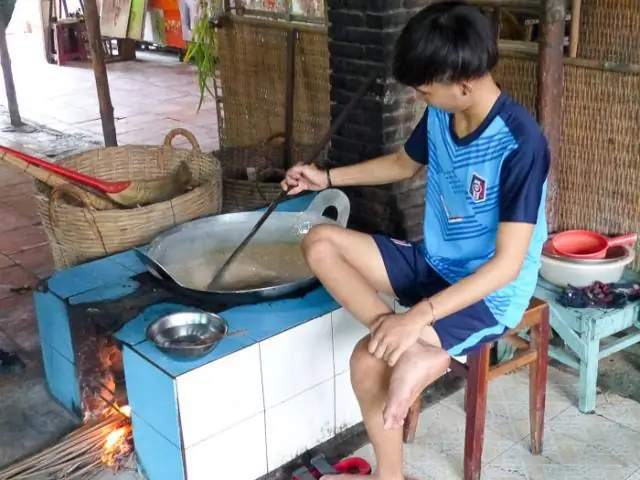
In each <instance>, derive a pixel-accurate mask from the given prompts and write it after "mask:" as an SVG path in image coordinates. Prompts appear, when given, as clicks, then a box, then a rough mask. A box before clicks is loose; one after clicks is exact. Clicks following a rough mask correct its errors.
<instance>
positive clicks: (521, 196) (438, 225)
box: [405, 93, 549, 327]
mask: <svg viewBox="0 0 640 480" xmlns="http://www.w3.org/2000/svg"><path fill="white" fill-rule="evenodd" d="M405 150H406V152H407V154H408V155H409V156H410V157H411V158H412V159H414V160H415V161H416V162H419V163H422V164H426V165H427V166H428V167H427V168H428V171H427V172H428V176H427V186H426V200H425V201H426V209H425V222H424V246H425V258H426V260H427V262H428V263H429V264H430V265H431V266H432V267H433V269H434V270H436V271H437V272H438V273H439V274H440V275H441V276H442V277H443V278H444V279H445V280H447V281H448V282H450V283H452V284H453V283H455V282H458V281H459V280H460V279H462V278H464V277H466V276H468V275H470V274H471V273H473V272H475V271H476V270H477V269H478V268H479V267H481V266H482V265H483V264H485V263H486V262H487V261H489V260H490V259H491V258H492V257H493V255H494V254H495V244H496V234H497V231H498V224H499V223H500V222H525V223H531V224H534V225H535V228H534V233H533V238H532V240H531V244H530V246H529V251H528V253H527V257H526V260H525V262H524V265H523V266H522V270H521V272H520V274H519V275H518V277H517V278H516V279H515V280H514V281H513V282H511V283H510V284H509V285H507V286H506V287H504V288H502V289H500V290H498V291H496V292H494V293H492V294H491V295H489V296H488V297H487V298H485V303H486V304H487V306H488V307H489V309H490V310H491V312H492V313H493V315H494V316H495V318H496V320H497V321H498V322H500V323H502V324H503V325H506V326H507V327H514V326H516V325H517V324H518V323H519V322H520V321H521V319H522V315H523V314H524V312H525V310H526V308H527V306H528V304H529V301H530V299H531V297H532V296H533V292H534V290H535V287H536V282H537V280H538V271H539V269H540V256H541V253H542V246H543V244H544V242H545V241H546V239H547V222H546V216H545V197H546V189H547V175H548V171H549V149H548V145H547V141H546V138H545V136H544V134H543V133H542V131H541V129H540V127H539V125H538V124H537V122H536V121H535V120H534V118H533V117H532V116H531V115H530V114H529V112H528V111H526V110H525V109H524V108H523V107H522V106H520V105H519V104H518V103H516V102H515V101H513V100H512V99H511V98H509V97H508V96H507V95H506V94H505V93H502V94H501V95H500V97H499V98H498V100H497V101H496V103H495V104H494V106H493V108H492V109H491V111H490V113H489V115H488V116H487V117H486V118H485V120H484V121H483V122H482V124H481V125H480V126H479V128H478V129H476V131H474V132H473V133H471V134H469V135H468V136H466V137H463V138H458V137H457V135H456V133H455V131H454V129H453V115H452V114H450V113H447V112H443V111H441V110H438V109H436V108H433V107H431V106H430V107H428V108H427V110H426V111H425V114H424V116H423V118H422V119H421V120H420V122H419V123H418V125H417V126H416V128H415V130H414V132H413V133H412V135H411V136H410V138H409V139H408V140H407V142H406V144H405Z"/></svg>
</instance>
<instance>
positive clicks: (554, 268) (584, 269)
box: [540, 247, 636, 287]
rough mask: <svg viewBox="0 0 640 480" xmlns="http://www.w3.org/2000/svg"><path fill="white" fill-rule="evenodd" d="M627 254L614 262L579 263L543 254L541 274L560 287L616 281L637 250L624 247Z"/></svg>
mask: <svg viewBox="0 0 640 480" xmlns="http://www.w3.org/2000/svg"><path fill="white" fill-rule="evenodd" d="M624 248H625V249H626V250H627V255H625V256H623V257H620V259H619V260H614V261H612V262H594V263H592V264H591V263H577V262H570V261H566V260H560V259H557V258H552V257H548V256H546V255H542V258H541V260H542V267H541V268H540V276H541V277H542V278H544V279H545V280H546V281H547V282H549V283H552V284H554V285H556V286H558V287H566V286H568V285H572V286H574V287H588V286H589V285H591V284H592V283H594V282H602V283H615V282H617V281H619V280H620V279H621V278H622V274H623V273H624V269H625V267H626V266H627V265H629V264H630V263H631V262H633V260H634V259H635V258H636V253H635V250H633V249H632V248H629V247H624Z"/></svg>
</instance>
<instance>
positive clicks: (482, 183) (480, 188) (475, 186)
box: [469, 172, 487, 203]
mask: <svg viewBox="0 0 640 480" xmlns="http://www.w3.org/2000/svg"><path fill="white" fill-rule="evenodd" d="M469 195H471V199H472V200H473V201H474V202H476V203H481V202H484V201H485V200H486V198H487V181H486V180H485V179H484V178H482V177H481V176H480V175H478V174H477V173H475V172H473V175H472V176H471V184H470V185H469Z"/></svg>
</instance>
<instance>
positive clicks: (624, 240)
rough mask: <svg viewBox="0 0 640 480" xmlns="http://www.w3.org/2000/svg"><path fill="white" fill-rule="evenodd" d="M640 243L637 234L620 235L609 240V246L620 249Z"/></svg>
mask: <svg viewBox="0 0 640 480" xmlns="http://www.w3.org/2000/svg"><path fill="white" fill-rule="evenodd" d="M637 241H638V235H636V234H635V233H629V234H627V235H620V236H619V237H613V238H609V239H607V246H608V247H609V248H611V247H619V246H626V245H633V244H634V243H636V242H637Z"/></svg>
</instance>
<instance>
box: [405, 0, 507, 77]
mask: <svg viewBox="0 0 640 480" xmlns="http://www.w3.org/2000/svg"><path fill="white" fill-rule="evenodd" d="M497 63H498V43H497V39H496V36H495V34H494V30H493V28H492V26H491V22H490V21H489V19H488V18H487V17H486V16H485V15H484V14H483V13H482V11H481V10H480V9H479V8H477V7H475V6H473V5H469V4H468V3H465V2H461V1H445V2H439V3H433V4H431V5H429V6H427V7H425V8H423V9H422V10H421V11H420V12H418V13H417V14H416V15H414V16H413V17H412V18H411V19H410V20H409V22H408V23H407V24H406V25H405V27H404V28H403V29H402V32H401V33H400V36H399V37H398V40H397V42H396V46H395V56H394V60H393V75H394V77H395V78H396V80H397V81H398V82H399V83H402V84H404V85H407V86H410V87H419V86H421V85H429V84H431V83H434V82H443V83H455V82H461V81H466V80H472V79H476V78H480V77H483V76H484V75H486V74H488V73H489V72H491V70H492V69H493V67H495V66H496V64H497Z"/></svg>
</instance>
